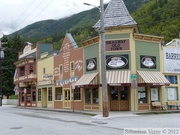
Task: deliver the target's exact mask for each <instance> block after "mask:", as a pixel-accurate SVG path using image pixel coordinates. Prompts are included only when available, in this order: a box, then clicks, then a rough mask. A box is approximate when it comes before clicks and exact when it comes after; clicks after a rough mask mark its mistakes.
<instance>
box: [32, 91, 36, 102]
mask: <svg viewBox="0 0 180 135" xmlns="http://www.w3.org/2000/svg"><path fill="white" fill-rule="evenodd" d="M32 95H33V97H32V101H36V91H33V92H32Z"/></svg>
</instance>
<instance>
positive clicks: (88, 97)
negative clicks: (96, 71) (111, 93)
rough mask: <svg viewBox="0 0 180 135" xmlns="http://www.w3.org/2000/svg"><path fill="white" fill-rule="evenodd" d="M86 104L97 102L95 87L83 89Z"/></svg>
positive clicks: (97, 93) (97, 95) (97, 94)
mask: <svg viewBox="0 0 180 135" xmlns="http://www.w3.org/2000/svg"><path fill="white" fill-rule="evenodd" d="M85 103H86V104H99V92H98V89H97V88H94V89H86V90H85Z"/></svg>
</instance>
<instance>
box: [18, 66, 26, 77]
mask: <svg viewBox="0 0 180 135" xmlns="http://www.w3.org/2000/svg"><path fill="white" fill-rule="evenodd" d="M19 69H20V76H24V75H25V67H20V68H19Z"/></svg>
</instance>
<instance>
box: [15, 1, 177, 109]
mask: <svg viewBox="0 0 180 135" xmlns="http://www.w3.org/2000/svg"><path fill="white" fill-rule="evenodd" d="M104 21H105V22H104V24H105V48H106V50H105V55H106V77H107V85H108V87H107V88H108V89H107V91H108V99H109V100H108V109H109V110H110V111H134V110H151V109H152V107H151V102H154V101H158V102H161V103H162V104H165V103H166V101H167V100H166V92H165V91H166V88H169V87H171V86H174V87H178V84H176V86H175V85H173V84H171V85H170V82H171V81H168V80H169V79H166V78H165V76H164V75H163V73H164V72H165V73H166V71H165V70H164V67H163V65H164V64H163V48H162V46H161V40H162V37H160V36H153V35H145V34H140V33H139V32H138V28H137V23H136V22H135V21H134V20H133V18H132V17H131V16H130V14H129V12H128V10H127V8H126V6H125V4H124V2H123V0H111V1H110V3H109V4H108V6H107V8H106V10H105V15H104ZM94 28H95V30H99V29H100V22H99V21H98V22H97V23H96V24H95V25H94ZM82 44H83V46H82V47H80V48H78V46H77V44H76V42H75V41H74V39H73V37H72V36H71V34H69V33H67V34H66V35H65V38H64V41H63V43H62V46H61V49H60V50H59V53H58V54H57V55H50V53H48V54H47V53H46V52H48V51H49V52H50V51H51V50H52V49H51V48H46V47H44V49H43V51H42V48H43V44H42V46H41V44H40V45H39V46H37V47H38V49H37V50H36V52H37V53H36V59H34V61H35V60H36V63H37V64H36V65H37V69H36V71H38V73H37V72H36V74H37V78H36V81H34V82H32V84H36V98H37V100H36V102H35V103H36V104H35V105H36V106H38V107H48V108H49V107H51V108H56V109H58V108H61V109H63V108H66V109H75V110H96V111H102V99H103V97H102V87H101V86H102V78H101V73H102V71H101V64H100V63H101V55H100V53H101V51H100V50H101V41H100V37H99V36H97V37H94V38H92V39H89V40H86V41H84V42H83V43H82ZM45 48H46V49H45ZM28 56H30V55H29V54H28ZM37 56H38V57H37ZM19 61H20V60H19ZM19 61H18V62H17V63H16V65H17V69H18V72H20V71H21V68H20V67H21V65H20V64H19V65H18V63H20V62H19ZM24 72H25V71H24ZM24 72H23V73H24ZM172 74H173V73H172ZM167 75H171V74H167ZM19 77H21V76H20V75H19V76H17V78H19ZM17 78H16V79H17ZM21 82H22V81H15V83H16V84H17V85H18V86H19V87H20V84H19V83H21ZM28 84H30V83H29V82H28ZM169 85H170V86H169ZM20 88H21V89H22V91H19V95H20V96H19V101H20V104H22V103H23V101H22V100H21V99H22V97H23V96H22V95H23V90H24V88H28V87H27V86H24V87H22V86H21V87H20ZM178 88H179V87H178ZM177 91H178V90H177ZM32 92H33V90H32V91H31V94H32ZM178 93H179V92H178ZM31 100H32V96H31Z"/></svg>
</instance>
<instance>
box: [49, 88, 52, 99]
mask: <svg viewBox="0 0 180 135" xmlns="http://www.w3.org/2000/svg"><path fill="white" fill-rule="evenodd" d="M51 101H52V87H48V102H51Z"/></svg>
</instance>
